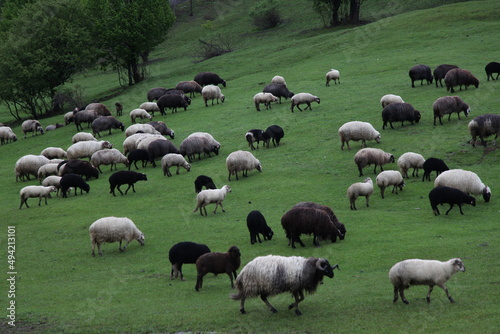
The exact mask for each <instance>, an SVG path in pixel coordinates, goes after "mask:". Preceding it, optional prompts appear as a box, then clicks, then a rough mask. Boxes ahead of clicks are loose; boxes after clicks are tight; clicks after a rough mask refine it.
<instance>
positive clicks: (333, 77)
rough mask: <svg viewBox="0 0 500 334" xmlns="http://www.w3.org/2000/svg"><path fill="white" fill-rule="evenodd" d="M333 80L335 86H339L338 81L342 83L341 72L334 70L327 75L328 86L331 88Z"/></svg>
mask: <svg viewBox="0 0 500 334" xmlns="http://www.w3.org/2000/svg"><path fill="white" fill-rule="evenodd" d="M332 80H333V82H335V84H337V80H338V81H339V83H340V72H339V71H337V70H334V69H333V68H332V69H331V70H330V71H328V72H327V73H326V86H330V81H332Z"/></svg>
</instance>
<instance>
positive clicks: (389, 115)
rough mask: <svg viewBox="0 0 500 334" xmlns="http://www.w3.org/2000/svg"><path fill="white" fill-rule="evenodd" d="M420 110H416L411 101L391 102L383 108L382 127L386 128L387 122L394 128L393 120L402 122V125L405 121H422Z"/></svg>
mask: <svg viewBox="0 0 500 334" xmlns="http://www.w3.org/2000/svg"><path fill="white" fill-rule="evenodd" d="M420 117H421V115H420V112H419V111H418V110H415V109H414V108H413V106H412V105H411V104H409V103H391V104H388V105H387V106H386V107H385V108H384V109H383V110H382V120H383V122H384V125H383V126H382V129H385V127H386V126H387V123H389V125H390V126H391V129H394V127H393V126H392V122H401V126H403V123H404V122H405V121H408V122H411V124H412V125H413V122H415V123H418V122H419V121H420Z"/></svg>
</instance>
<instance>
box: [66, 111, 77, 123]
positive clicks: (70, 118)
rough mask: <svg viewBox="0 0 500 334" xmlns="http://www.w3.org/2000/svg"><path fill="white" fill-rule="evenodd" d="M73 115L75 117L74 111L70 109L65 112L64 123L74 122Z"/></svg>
mask: <svg viewBox="0 0 500 334" xmlns="http://www.w3.org/2000/svg"><path fill="white" fill-rule="evenodd" d="M73 117H75V113H74V111H68V112H67V113H65V114H64V125H68V124H69V123H71V122H73Z"/></svg>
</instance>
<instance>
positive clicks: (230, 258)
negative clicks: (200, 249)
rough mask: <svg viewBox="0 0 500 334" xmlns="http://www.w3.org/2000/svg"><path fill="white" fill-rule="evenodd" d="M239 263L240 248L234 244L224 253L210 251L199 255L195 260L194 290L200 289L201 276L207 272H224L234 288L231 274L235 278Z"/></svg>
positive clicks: (201, 283)
mask: <svg viewBox="0 0 500 334" xmlns="http://www.w3.org/2000/svg"><path fill="white" fill-rule="evenodd" d="M240 264H241V253H240V249H239V248H238V247H236V246H231V247H230V248H229V250H228V251H227V252H226V253H221V252H210V253H205V254H203V255H201V256H200V257H199V258H198V259H197V260H196V270H197V272H198V276H197V278H196V286H195V290H196V291H200V289H201V287H202V285H203V276H205V275H206V274H208V273H214V274H216V275H217V274H223V273H226V274H227V275H228V276H229V279H230V280H231V288H234V284H233V276H234V278H235V279H236V277H237V275H236V270H237V269H238V268H239V267H240Z"/></svg>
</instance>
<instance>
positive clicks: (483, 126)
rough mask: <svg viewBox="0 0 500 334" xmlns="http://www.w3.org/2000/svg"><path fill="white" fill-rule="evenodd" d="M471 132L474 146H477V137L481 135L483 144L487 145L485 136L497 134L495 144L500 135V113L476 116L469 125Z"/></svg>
mask: <svg viewBox="0 0 500 334" xmlns="http://www.w3.org/2000/svg"><path fill="white" fill-rule="evenodd" d="M468 129H469V133H470V135H471V136H472V140H471V142H472V146H473V147H475V146H476V137H478V136H479V139H480V140H481V144H482V145H483V146H484V147H486V140H485V138H487V137H489V136H492V135H495V143H494V144H495V145H496V141H497V138H498V136H500V115H494V114H484V115H479V116H477V117H475V118H474V119H473V120H472V121H470V122H469V125H468Z"/></svg>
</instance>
